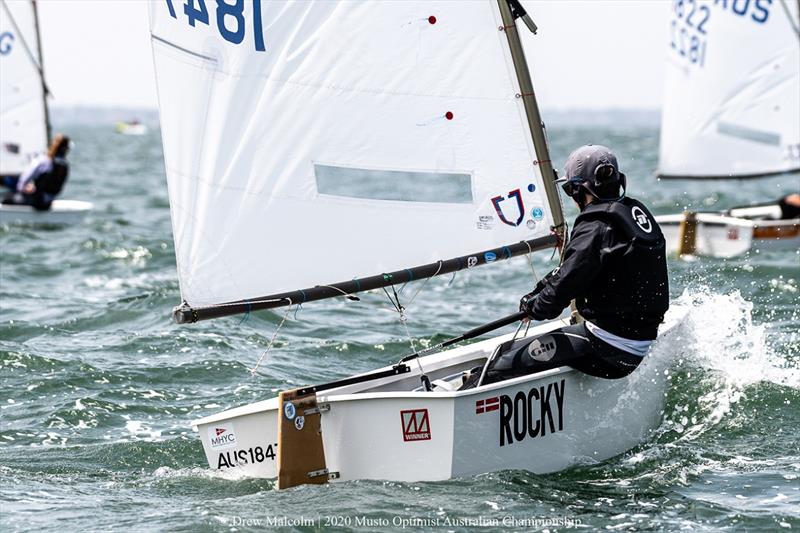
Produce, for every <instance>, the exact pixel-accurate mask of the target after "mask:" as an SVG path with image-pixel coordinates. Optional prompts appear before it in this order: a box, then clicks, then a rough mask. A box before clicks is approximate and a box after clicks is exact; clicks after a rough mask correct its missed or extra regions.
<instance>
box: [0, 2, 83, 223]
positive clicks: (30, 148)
mask: <svg viewBox="0 0 800 533" xmlns="http://www.w3.org/2000/svg"><path fill="white" fill-rule="evenodd" d="M0 71H2V78H1V79H0V180H1V181H2V182H5V180H6V179H7V178H12V181H10V183H14V181H13V180H14V179H15V178H17V177H18V176H19V175H20V173H21V172H22V171H24V170H25V168H26V167H27V166H28V164H29V163H30V162H31V161H32V160H33V159H34V158H35V157H36V156H38V155H41V154H43V153H45V152H46V151H47V147H48V145H49V144H50V137H51V126H50V112H49V109H48V106H47V97H48V95H49V90H48V88H47V84H46V82H45V76H44V62H43V56H42V41H41V37H40V35H39V18H38V12H37V9H36V2H35V1H18V2H8V1H6V0H2V6H0ZM91 209H92V204H91V203H90V202H83V201H79V200H55V201H54V202H53V203H52V206H51V208H50V210H48V211H36V210H34V209H33V208H32V207H30V206H24V205H0V223H10V222H37V223H48V224H63V223H73V222H78V221H80V220H81V219H83V217H84V216H85V215H86V214H87V213H88V212H89V211H90V210H91Z"/></svg>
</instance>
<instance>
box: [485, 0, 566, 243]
mask: <svg viewBox="0 0 800 533" xmlns="http://www.w3.org/2000/svg"><path fill="white" fill-rule="evenodd" d="M497 4H498V7H499V8H500V14H501V16H502V17H503V29H504V31H505V34H506V38H507V39H508V46H509V48H510V51H511V58H512V59H513V61H514V70H515V72H516V75H517V81H518V83H519V88H520V95H521V96H522V102H523V105H524V106H525V114H526V117H527V119H528V126H529V128H530V131H531V136H532V137H533V146H534V149H535V150H536V159H537V161H536V162H535V163H536V164H537V165H538V166H539V171H540V172H541V174H542V181H543V182H544V189H545V193H546V194H547V201H548V205H549V206H550V213H551V214H552V217H553V226H554V227H555V228H556V231H558V232H561V233H563V227H564V214H563V213H562V211H561V200H560V199H559V197H558V188H557V187H556V173H555V170H554V169H553V163H552V161H551V160H550V150H549V148H548V146H547V137H546V135H545V132H544V122H543V121H542V116H541V113H539V104H538V103H537V101H536V93H535V92H534V89H533V81H532V80H531V73H530V70H529V69H528V62H527V61H526V60H525V52H524V50H523V48H522V43H521V42H520V39H519V33H518V32H517V25H516V23H515V22H514V16H513V14H512V13H511V8H510V6H509V4H508V0H497Z"/></svg>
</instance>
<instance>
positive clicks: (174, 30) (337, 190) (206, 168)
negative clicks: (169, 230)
mask: <svg viewBox="0 0 800 533" xmlns="http://www.w3.org/2000/svg"><path fill="white" fill-rule="evenodd" d="M190 4H191V5H192V9H193V10H190V11H189V12H190V13H192V16H193V17H194V19H195V20H193V22H194V26H192V25H190V21H189V18H190V17H189V16H188V15H187V13H186V12H185V11H184V9H182V8H183V5H182V4H181V3H179V2H178V1H177V0H175V1H174V5H173V4H172V3H171V2H170V1H169V0H156V1H155V2H153V3H151V10H150V20H151V32H152V35H153V53H154V61H155V68H156V76H157V80H158V94H159V105H160V111H161V125H162V136H163V142H164V153H165V162H166V170H167V178H168V182H169V195H170V206H171V212H172V222H173V232H174V237H175V248H176V254H177V260H178V271H179V272H178V273H179V279H180V286H181V293H182V297H183V298H184V300H186V301H187V302H188V303H189V304H190V305H192V306H208V305H214V304H219V303H224V302H230V301H234V300H238V299H243V298H254V297H258V296H262V295H268V294H275V293H278V292H282V291H290V290H297V289H303V288H307V287H312V286H316V285H322V284H329V283H335V282H340V281H347V280H350V279H353V278H354V277H360V276H369V275H377V274H381V273H383V272H390V271H393V270H402V269H403V268H407V267H412V266H416V265H421V264H426V263H432V262H435V261H438V260H440V259H449V258H452V257H458V256H463V255H467V254H470V253H475V252H479V251H481V250H486V249H489V248H494V247H498V246H503V245H508V244H511V243H516V242H519V241H521V240H525V239H530V238H534V237H538V236H544V235H547V234H548V233H549V232H550V229H549V227H550V225H551V216H550V214H549V212H548V209H547V202H546V199H545V195H544V190H543V187H542V181H541V177H540V175H539V172H538V170H537V168H536V166H535V164H534V161H535V159H536V158H535V155H534V150H533V146H532V142H531V136H530V132H529V129H528V125H527V122H526V118H525V111H524V108H523V103H522V99H521V98H519V97H518V95H517V93H518V92H519V90H518V88H517V82H516V77H515V74H514V70H513V64H512V60H511V56H510V53H509V51H508V44H507V42H506V36H505V34H504V33H503V32H502V31H500V30H499V28H500V27H501V26H502V22H501V18H500V13H499V11H498V7H497V4H496V2H494V1H491V0H487V1H483V2H449V1H445V2H410V1H403V2H369V3H366V2H333V1H327V2H318V3H313V4H312V3H309V2H267V1H266V0H261V1H260V0H244V1H243V2H241V3H240V5H241V6H243V8H244V9H243V11H239V10H238V9H236V8H235V7H234V8H224V9H226V10H227V12H228V13H229V14H225V15H222V16H220V14H219V12H218V10H219V9H220V7H217V6H218V4H217V3H216V2H212V1H206V2H199V1H197V0H196V1H195V2H192V3H190ZM259 6H260V10H255V11H254V9H253V8H254V7H259ZM234 12H235V14H230V13H234ZM173 15H174V16H173ZM259 18H260V20H261V26H262V27H263V31H262V32H261V36H259V32H258V31H256V28H258V26H259V25H258V19H259ZM205 21H208V23H206V22H205ZM221 23H222V24H223V26H224V28H223V29H222V30H220V24H221ZM241 25H243V26H241ZM242 27H243V28H244V30H241V28H242ZM242 31H243V33H242ZM237 32H238V33H237ZM259 37H263V43H264V46H263V48H264V51H259V50H257V48H258V47H259V41H260V39H259ZM236 41H241V42H240V43H239V44H236ZM493 199H494V200H495V201H494V202H493ZM495 204H497V208H496V207H495ZM520 206H521V207H522V209H520ZM501 215H502V216H501Z"/></svg>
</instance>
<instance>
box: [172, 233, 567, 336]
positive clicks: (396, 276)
mask: <svg viewBox="0 0 800 533" xmlns="http://www.w3.org/2000/svg"><path fill="white" fill-rule="evenodd" d="M557 244H558V238H557V237H556V236H555V235H547V236H545V237H540V238H538V239H532V240H528V241H521V242H518V243H514V244H511V245H508V246H503V247H500V248H493V249H491V250H485V251H483V252H477V253H475V254H471V255H466V256H461V257H455V258H452V259H447V260H443V261H438V262H436V263H429V264H427V265H421V266H417V267H413V268H407V269H404V270H398V271H395V272H388V273H384V274H380V275H376V276H369V277H364V278H357V279H353V280H349V281H344V282H340V283H334V284H331V285H318V286H316V287H311V288H307V289H302V290H296V291H290V292H284V293H280V294H273V295H269V296H264V297H261V298H253V299H248V300H241V301H238V302H230V303H226V304H220V305H214V306H208V307H190V306H188V305H185V304H184V305H182V306H179V307H176V308H175V309H173V311H172V317H173V319H174V320H175V322H177V323H178V324H189V323H193V322H198V321H200V320H208V319H211V318H220V317H224V316H231V315H237V314H242V313H249V312H251V311H258V310H262V309H273V308H276V307H284V306H287V305H295V304H303V303H306V302H313V301H317V300H324V299H326V298H334V297H336V296H346V295H350V294H354V293H357V292H361V291H368V290H373V289H379V288H381V287H388V286H391V285H398V284H403V283H407V282H409V281H415V280H421V279H426V278H430V277H434V276H440V275H442V274H452V273H453V272H458V271H459V270H464V269H466V268H472V267H475V266H480V265H485V264H488V263H493V262H496V261H502V260H504V259H510V258H512V257H516V256H519V255H523V254H527V253H530V252H534V251H537V250H543V249H546V248H553V247H554V246H556V245H557Z"/></svg>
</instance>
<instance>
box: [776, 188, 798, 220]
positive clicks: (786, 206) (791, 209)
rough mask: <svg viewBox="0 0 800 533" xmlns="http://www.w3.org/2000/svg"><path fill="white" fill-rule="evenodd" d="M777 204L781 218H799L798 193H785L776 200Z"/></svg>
mask: <svg viewBox="0 0 800 533" xmlns="http://www.w3.org/2000/svg"><path fill="white" fill-rule="evenodd" d="M778 206H779V207H780V208H781V218H782V219H784V220H791V219H794V218H800V194H797V193H793V194H787V195H786V196H784V197H783V198H781V199H780V200H779V201H778Z"/></svg>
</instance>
